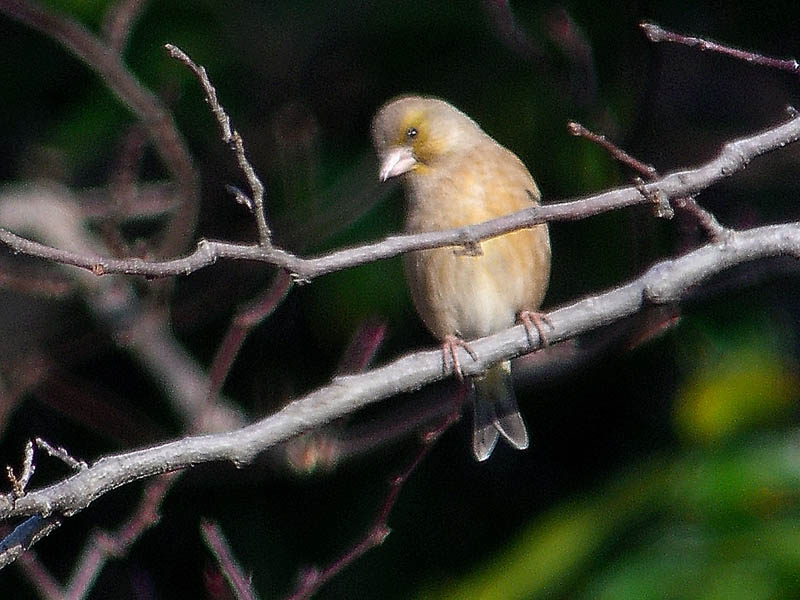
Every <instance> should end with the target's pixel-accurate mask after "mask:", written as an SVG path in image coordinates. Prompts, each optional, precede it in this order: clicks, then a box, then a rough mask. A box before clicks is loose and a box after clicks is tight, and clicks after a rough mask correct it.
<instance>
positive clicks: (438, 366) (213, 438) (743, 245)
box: [0, 146, 800, 518]
mask: <svg viewBox="0 0 800 600" xmlns="http://www.w3.org/2000/svg"><path fill="white" fill-rule="evenodd" d="M734 147H735V146H734ZM674 177H677V176H674ZM784 255H789V256H794V257H796V258H797V257H800V223H789V224H783V225H770V226H766V227H758V228H754V229H750V230H746V231H740V232H733V233H731V235H730V237H729V238H727V240H726V241H724V242H722V243H711V244H707V245H705V246H702V247H700V248H698V249H696V250H694V251H692V252H690V253H688V254H686V255H684V256H681V257H680V258H676V259H673V260H665V261H663V262H660V263H657V264H655V265H653V266H652V267H650V268H649V269H648V270H647V271H646V272H645V273H644V274H643V275H642V276H641V277H639V278H637V279H634V280H633V281H630V282H629V283H627V284H623V285H621V286H619V287H617V288H615V289H612V290H610V291H607V292H604V293H600V294H597V295H595V296H591V297H588V298H585V299H583V300H580V301H578V302H575V303H574V304H571V305H569V306H566V307H563V308H560V309H558V310H555V311H552V312H551V313H549V314H548V319H549V321H550V322H551V323H552V331H551V332H550V333H549V334H548V338H549V340H550V342H551V343H555V342H559V341H562V340H566V339H568V338H572V337H575V336H577V335H581V334H584V333H586V332H588V331H591V330H593V329H595V328H597V327H600V326H603V325H608V324H610V323H613V322H615V321H618V320H620V319H622V318H624V317H627V316H629V315H632V314H634V313H637V312H638V311H640V310H642V308H644V307H645V306H647V305H648V304H651V303H652V304H665V303H671V302H676V301H678V300H679V299H680V298H681V297H682V296H683V295H684V294H685V293H686V291H687V290H688V288H690V287H691V286H693V285H696V284H698V283H700V282H701V281H703V280H705V279H707V278H709V277H711V276H712V275H716V274H718V273H720V272H721V271H723V270H725V269H728V268H730V267H732V266H734V265H737V264H741V263H745V262H748V261H753V260H757V259H761V258H766V257H775V256H784ZM533 337H535V336H533ZM531 344H533V346H532V345H531ZM536 344H538V340H537V339H533V340H529V338H528V335H527V334H526V331H525V328H524V327H523V326H521V325H518V326H515V327H512V328H510V329H507V330H504V331H502V332H499V333H497V334H495V335H492V336H489V337H486V338H482V339H480V340H476V341H474V342H470V345H471V346H472V348H473V350H474V351H475V352H476V353H477V355H478V360H477V361H473V360H472V359H470V357H469V356H467V354H466V353H465V352H463V351H462V352H463V354H462V356H461V362H462V365H463V368H464V372H465V374H466V375H474V374H477V373H479V372H481V371H483V370H485V369H486V368H487V367H488V366H489V365H491V364H494V363H496V362H497V361H500V360H504V359H507V358H512V357H515V356H519V355H520V354H522V353H525V352H528V351H530V349H531V348H532V347H535V345H536ZM445 377H449V374H448V373H445V372H444V371H443V368H442V355H441V351H440V350H438V349H437V350H427V351H422V352H417V353H415V354H411V355H408V356H405V357H402V358H399V359H397V360H395V361H393V362H391V363H389V364H387V365H385V366H383V367H379V368H376V369H372V370H370V371H367V372H365V373H363V374H359V375H349V376H342V377H336V378H334V379H333V381H332V382H331V383H330V384H329V385H327V386H325V387H322V388H320V389H318V390H316V391H314V392H311V393H310V394H308V395H307V396H305V397H304V398H300V399H298V400H295V401H293V402H291V403H290V404H288V405H287V406H286V407H285V408H283V409H282V410H280V411H278V412H277V413H275V414H274V415H272V416H269V417H267V418H265V419H262V420H261V421H258V422H256V423H253V424H252V425H249V426H247V427H244V428H241V429H238V430H236V431H230V432H226V433H220V434H213V435H203V436H194V437H187V438H184V439H181V440H178V441H174V442H169V443H165V444H162V445H159V446H155V447H151V448H145V449H142V450H137V451H134V452H127V453H123V454H116V455H112V456H107V457H105V458H102V459H100V460H98V461H97V462H96V463H95V464H93V465H92V466H90V467H89V468H88V469H84V470H83V471H81V472H79V473H76V474H73V475H72V476H70V477H68V478H66V479H65V480H63V481H60V482H58V483H55V484H53V485H51V486H48V487H45V488H42V489H38V490H32V491H28V492H27V493H26V495H25V496H23V497H21V498H16V499H15V498H14V497H13V496H9V495H6V496H2V497H0V518H9V517H20V516H27V515H34V514H41V515H43V516H49V515H51V514H54V513H61V514H65V515H71V514H74V513H76V512H78V511H80V510H82V509H84V508H86V507H87V506H88V505H89V504H90V503H91V502H93V501H94V500H96V499H97V498H99V497H100V496H102V495H103V494H105V493H107V492H109V491H111V490H113V489H115V488H117V487H119V486H122V485H124V484H126V483H130V482H132V481H135V480H137V479H142V478H144V477H149V476H152V475H155V474H158V473H165V472H168V471H173V470H176V469H182V468H186V467H189V466H192V465H196V464H199V463H204V462H210V461H217V460H230V461H233V462H234V463H236V464H244V463H247V462H249V461H251V460H252V459H253V458H254V457H255V456H256V455H257V454H258V453H259V452H262V451H263V450H265V449H266V448H269V447H270V446H273V445H275V444H277V443H279V442H282V441H285V440H287V439H288V438H290V437H292V436H294V435H297V434H299V433H301V432H303V431H307V430H310V429H313V428H315V427H319V426H320V425H323V424H325V423H328V422H330V421H332V420H333V419H336V418H339V417H341V416H343V415H346V414H348V413H351V412H354V411H356V410H358V409H360V408H363V407H364V406H367V405H369V404H373V403H375V402H377V401H379V400H382V399H384V398H387V397H390V396H393V395H395V394H398V393H401V392H406V391H410V390H415V389H418V388H420V387H422V386H424V385H427V384H429V383H432V382H434V381H438V380H441V379H444V378H445Z"/></svg>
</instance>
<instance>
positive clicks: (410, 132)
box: [406, 127, 417, 140]
mask: <svg viewBox="0 0 800 600" xmlns="http://www.w3.org/2000/svg"><path fill="white" fill-rule="evenodd" d="M406 137H407V138H408V139H410V140H413V139H414V138H415V137H417V128H416V127H409V128H408V129H406Z"/></svg>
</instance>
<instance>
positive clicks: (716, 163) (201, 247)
mask: <svg viewBox="0 0 800 600" xmlns="http://www.w3.org/2000/svg"><path fill="white" fill-rule="evenodd" d="M798 139H800V117H794V118H792V119H791V120H789V121H787V122H786V123H783V124H781V125H778V126H776V127H773V128H770V129H767V130H765V131H762V132H761V133H757V134H755V135H752V136H750V137H744V138H740V139H738V140H735V141H732V142H728V143H727V144H725V145H724V146H723V148H722V151H721V152H720V153H719V155H718V156H717V157H716V158H714V159H713V160H711V161H709V162H707V163H706V164H704V165H702V166H700V167H698V168H696V169H691V170H686V171H676V172H674V173H670V174H668V175H666V176H664V177H662V178H661V179H658V180H657V181H654V182H652V183H648V184H645V185H642V186H626V187H620V188H617V189H614V190H610V191H608V192H603V193H601V194H595V195H593V196H589V197H587V198H582V199H579V200H573V201H568V202H561V203H558V204H550V205H546V206H541V207H535V208H531V209H528V210H524V211H520V212H518V213H514V214H511V215H507V216H505V217H501V218H499V219H493V220H491V221H487V222H485V223H480V224H478V225H472V226H470V227H462V228H458V229H450V230H447V231H436V232H431V233H421V234H415V235H398V236H391V237H388V238H386V239H385V240H383V241H381V242H376V243H373V244H367V245H364V246H358V247H355V248H346V249H344V250H339V251H336V252H332V253H330V254H327V255H324V256H319V257H315V258H300V257H297V256H294V255H292V254H290V253H288V252H286V251H284V250H281V249H279V248H272V247H261V246H258V245H247V244H233V243H228V242H217V241H206V240H202V241H201V242H200V243H199V244H198V246H197V249H196V250H195V252H194V253H192V254H190V255H188V256H185V257H183V258H176V259H173V260H168V261H163V262H149V261H144V260H142V259H139V258H130V259H113V258H104V257H99V256H92V255H87V254H80V253H75V252H69V251H65V250H60V249H56V248H52V247H49V246H45V245H43V244H40V243H38V242H34V241H31V240H28V239H25V238H22V237H20V236H18V235H16V234H14V233H12V232H11V231H8V230H5V229H0V241H1V242H3V243H5V244H6V245H8V246H9V247H10V248H11V249H12V250H14V251H16V252H21V253H23V254H29V255H31V256H36V257H40V258H44V259H48V260H53V261H56V262H59V263H63V264H67V265H73V266H76V267H82V268H84V269H88V270H90V271H92V272H94V273H95V274H98V275H102V274H105V273H125V274H135V275H146V276H148V277H168V276H173V275H187V274H189V273H192V272H193V271H197V270H198V269H201V268H203V267H206V266H208V265H211V264H213V263H215V262H216V261H217V260H219V259H223V258H224V259H238V260H255V261H260V262H266V263H270V264H273V265H276V266H278V267H281V268H283V269H285V270H286V271H289V272H290V273H292V274H293V275H294V276H295V277H296V278H298V279H300V280H305V281H308V280H311V279H313V278H315V277H319V276H320V275H324V274H326V273H332V272H335V271H341V270H343V269H346V268H349V267H353V266H356V265H361V264H365V263H369V262H374V261H376V260H381V259H385V258H391V257H393V256H398V255H400V254H403V253H404V252H409V251H411V250H421V249H425V248H436V247H440V246H461V245H470V244H475V243H477V242H480V241H481V240H485V239H488V238H491V237H495V236H498V235H501V234H503V233H506V232H508V231H513V230H515V229H523V228H525V227H532V226H533V225H536V224H538V223H544V222H546V221H570V220H577V219H585V218H587V217H591V216H594V215H597V214H599V213H602V212H607V211H611V210H615V209H619V208H623V207H626V206H633V205H635V204H645V203H648V202H653V198H680V197H685V196H692V195H694V194H697V193H698V192H700V191H702V190H704V189H706V188H707V187H709V186H710V185H712V184H714V183H716V182H717V181H719V180H720V179H722V178H724V177H728V176H730V175H732V174H733V173H735V172H736V171H739V170H741V169H743V168H745V167H746V166H747V165H748V164H749V163H750V161H751V160H752V159H753V158H756V157H758V156H760V155H762V154H764V153H766V152H769V151H771V150H775V149H778V148H782V147H784V146H785V145H786V144H790V143H793V142H795V141H797V140H798Z"/></svg>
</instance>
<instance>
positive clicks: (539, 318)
mask: <svg viewBox="0 0 800 600" xmlns="http://www.w3.org/2000/svg"><path fill="white" fill-rule="evenodd" d="M518 319H519V321H520V323H522V325H524V327H525V332H526V333H527V334H528V341H529V342H530V343H531V346H533V345H534V343H533V330H534V329H536V333H538V334H539V348H544V347H545V346H547V345H548V344H549V343H550V342H549V341H548V340H547V335H545V333H544V326H545V325H547V326H548V327H549V328H550V329H553V324H552V323H551V322H550V319H548V318H547V315H546V314H544V313H540V312H535V311H532V310H523V311H520V313H519V315H518Z"/></svg>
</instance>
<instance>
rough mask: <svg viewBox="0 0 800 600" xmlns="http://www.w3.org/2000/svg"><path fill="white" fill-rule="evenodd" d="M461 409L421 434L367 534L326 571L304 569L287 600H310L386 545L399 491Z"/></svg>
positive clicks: (455, 409) (390, 484)
mask: <svg viewBox="0 0 800 600" xmlns="http://www.w3.org/2000/svg"><path fill="white" fill-rule="evenodd" d="M460 409H461V405H460V403H458V404H454V407H453V410H451V411H450V414H449V415H448V416H447V418H446V419H445V420H444V421H443V422H441V423H439V424H438V425H437V426H436V427H434V428H433V429H431V430H429V431H427V432H425V433H424V434H423V435H422V438H421V441H422V444H421V445H420V448H419V450H418V451H417V453H416V454H415V455H414V456H413V457H412V458H411V460H410V461H409V462H408V464H407V465H406V466H405V468H403V469H402V470H401V471H400V473H398V474H397V475H395V476H394V477H392V478H391V479H390V480H389V486H388V488H389V489H388V490H387V493H386V496H385V497H384V499H383V503H382V504H381V508H380V510H379V511H378V514H377V515H376V516H375V519H374V520H373V522H372V525H371V526H370V527H369V529H368V530H367V532H366V535H364V537H363V538H362V539H361V540H360V541H359V542H357V543H356V544H355V545H354V546H353V547H352V548H350V549H349V550H348V551H347V552H345V553H344V554H342V555H341V556H340V557H339V558H337V559H335V560H334V561H332V562H331V563H330V564H329V565H328V566H327V567H325V568H323V569H317V568H311V569H306V570H304V571H303V572H302V573H301V575H300V581H299V583H298V586H297V589H296V590H295V591H294V592H292V594H291V595H290V596H288V599H287V600H303V599H306V598H311V596H313V595H314V594H315V593H316V592H317V591H318V590H319V589H320V588H321V587H322V586H323V585H325V584H326V583H327V582H329V581H330V580H331V579H333V578H334V577H335V576H336V575H338V574H339V573H341V572H342V571H343V570H344V569H346V568H347V567H348V566H350V565H351V564H353V563H354V562H355V561H356V560H358V559H359V558H361V557H362V556H363V555H364V554H366V553H367V552H368V551H369V550H372V549H373V548H376V547H377V546H380V545H381V544H383V542H384V540H386V538H387V537H388V536H389V533H391V529H390V528H389V515H390V514H391V512H392V509H393V508H394V506H395V504H396V503H397V499H398V497H399V496H400V491H401V490H402V489H403V486H404V485H405V483H406V481H408V479H409V477H411V474H412V473H413V472H414V471H415V470H416V468H417V467H418V466H419V464H420V463H421V462H422V461H423V459H424V458H425V457H426V456H427V455H428V453H429V452H430V450H431V448H433V446H434V445H435V443H436V440H438V439H439V437H440V436H441V435H442V434H443V433H444V432H445V431H447V429H448V428H449V427H450V426H451V425H452V424H453V423H455V422H456V421H457V420H458V417H459V414H460Z"/></svg>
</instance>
